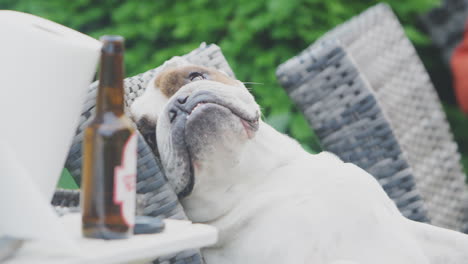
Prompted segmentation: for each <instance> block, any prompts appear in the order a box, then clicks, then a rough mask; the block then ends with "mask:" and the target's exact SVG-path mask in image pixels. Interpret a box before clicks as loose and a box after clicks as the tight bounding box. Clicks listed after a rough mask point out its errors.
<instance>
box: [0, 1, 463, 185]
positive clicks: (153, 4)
mask: <svg viewBox="0 0 468 264" xmlns="http://www.w3.org/2000/svg"><path fill="white" fill-rule="evenodd" d="M376 3H378V1H372V0H361V1H347V0H231V1H224V0H191V1H172V0H158V1H155V0H139V1H124V0H106V1H96V0H74V1H65V0H47V1H45V0H44V1H38V0H0V8H1V9H12V10H17V11H23V12H28V13H32V14H35V15H38V16H41V17H45V18H48V19H50V20H52V21H56V22H58V23H60V24H63V25H66V26H68V27H71V28H74V29H76V30H78V31H81V32H83V33H85V34H88V35H91V36H93V37H95V38H98V37H99V36H101V35H104V34H119V35H123V36H124V37H125V38H126V46H127V52H126V61H125V63H126V70H127V76H132V75H135V74H137V73H140V72H143V71H146V70H148V69H150V68H154V67H156V66H158V65H160V64H161V63H162V62H164V61H165V60H167V59H169V58H170V57H172V56H174V55H182V54H184V53H186V52H189V51H191V50H192V49H194V48H196V47H198V45H199V44H200V43H201V42H207V43H216V44H218V45H219V46H220V47H221V48H222V50H223V53H224V55H225V56H226V58H227V60H228V61H229V63H230V65H231V67H232V68H233V70H234V72H235V73H236V75H237V77H238V78H239V79H240V80H242V81H248V82H257V83H261V84H256V85H251V86H252V89H253V90H252V91H253V93H254V95H255V96H256V98H257V101H258V102H259V104H260V105H261V107H262V109H263V113H264V118H265V119H266V121H267V122H269V123H270V124H272V125H273V126H274V127H275V128H277V129H278V130H280V131H282V132H285V133H288V134H289V135H291V136H292V137H294V138H296V139H298V140H299V142H301V144H302V145H303V146H304V147H305V148H306V149H307V150H308V151H310V152H316V151H319V150H320V146H319V144H318V142H317V140H316V138H315V136H314V134H313V132H312V131H311V130H310V129H309V127H308V125H307V122H306V121H305V119H304V118H303V116H302V115H301V114H300V113H299V112H298V110H297V109H296V108H295V107H294V105H293V104H292V102H291V101H290V99H289V98H288V97H287V95H286V93H285V92H284V90H283V89H282V88H281V87H280V86H279V85H278V83H277V81H276V78H275V75H274V73H275V68H276V66H277V65H279V64H280V63H282V62H284V61H286V60H287V59H289V58H290V57H292V56H293V55H295V54H297V53H298V52H300V51H301V50H303V49H304V48H306V47H307V46H308V45H309V44H310V43H312V42H313V41H314V40H316V39H317V38H318V37H320V36H321V35H322V34H324V33H325V32H326V31H328V30H330V29H331V28H333V27H334V26H336V25H337V24H340V23H342V22H344V21H345V20H347V19H349V18H351V17H352V16H354V15H356V14H359V13H360V12H362V11H364V10H365V9H366V8H368V7H370V6H372V5H374V4H376ZM389 4H390V5H391V7H392V8H393V10H394V11H395V13H396V14H397V16H398V17H399V19H400V21H401V22H402V24H403V25H404V28H405V31H406V33H407V35H408V37H409V38H410V40H411V41H412V42H413V44H414V45H415V46H416V48H417V50H418V53H419V55H420V56H421V58H422V59H423V61H424V63H425V65H426V68H427V69H428V71H429V73H430V75H431V78H432V79H433V81H434V83H435V85H436V87H437V90H438V92H439V95H440V97H441V98H442V100H443V103H444V109H445V110H446V113H447V115H448V119H449V121H450V122H451V125H452V128H453V131H454V132H455V138H456V140H457V141H458V143H459V146H460V150H461V152H462V153H463V154H464V156H463V157H464V158H463V159H464V164H466V165H468V159H467V153H468V137H467V135H468V133H467V132H468V131H467V127H468V126H467V125H468V120H467V118H466V117H465V116H464V115H463V114H461V113H460V112H459V111H458V109H457V107H456V105H455V101H454V97H453V91H452V87H451V83H450V74H449V72H448V70H447V68H446V66H444V65H443V63H442V62H441V60H440V58H438V57H437V56H434V54H437V51H436V50H434V48H433V47H432V46H431V43H430V41H429V39H428V37H427V35H426V34H425V33H424V32H422V31H421V29H420V26H419V25H418V16H419V15H420V14H422V13H424V12H426V11H427V10H429V9H430V8H432V7H435V6H437V5H439V4H440V0H439V1H438V0H393V1H391V2H389ZM465 167H468V166H465ZM63 181H64V179H63V178H62V185H64V184H63ZM65 185H67V184H65Z"/></svg>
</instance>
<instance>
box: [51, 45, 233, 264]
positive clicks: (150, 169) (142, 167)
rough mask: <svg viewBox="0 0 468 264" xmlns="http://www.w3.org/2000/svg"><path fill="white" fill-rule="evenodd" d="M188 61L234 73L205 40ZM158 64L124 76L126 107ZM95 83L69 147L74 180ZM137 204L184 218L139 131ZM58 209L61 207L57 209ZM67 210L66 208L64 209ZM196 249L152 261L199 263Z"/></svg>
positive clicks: (57, 200) (71, 199) (67, 200)
mask: <svg viewBox="0 0 468 264" xmlns="http://www.w3.org/2000/svg"><path fill="white" fill-rule="evenodd" d="M183 57H184V58H186V59H187V60H188V61H190V62H192V63H194V64H199V65H203V66H208V67H214V68H217V69H220V70H223V71H224V72H226V73H227V74H229V75H231V76H234V74H233V72H232V70H231V68H230V67H229V65H228V63H227V61H226V59H225V58H224V56H223V54H222V53H221V50H220V48H219V47H218V46H216V45H208V46H207V45H205V44H204V43H203V44H202V45H201V46H200V47H199V48H197V49H195V50H194V51H192V52H190V53H189V54H186V55H184V56H183ZM158 70H159V67H158V68H155V69H152V70H149V71H147V72H145V73H142V74H139V75H137V76H134V77H130V78H126V79H125V82H124V84H125V93H126V98H125V104H126V107H127V108H128V107H129V106H130V105H131V104H132V103H133V101H134V100H135V98H137V97H138V96H139V95H141V94H142V93H143V91H144V89H145V88H146V86H147V84H148V82H149V81H150V80H151V79H152V78H153V77H154V75H155V74H156V73H157V72H158ZM96 88H97V83H94V84H92V85H91V87H90V89H89V92H88V94H87V97H86V100H85V103H84V106H83V112H82V115H81V119H80V124H79V127H78V129H77V131H76V136H75V138H74V139H73V144H72V147H71V149H70V152H69V155H68V158H67V161H66V167H67V169H68V170H69V171H70V173H71V174H72V176H73V177H74V179H75V180H76V181H77V182H80V178H81V145H82V140H83V134H82V133H83V129H84V128H85V127H86V126H87V124H88V123H89V122H90V121H91V118H90V117H91V116H92V115H93V113H94V106H95V98H96V92H97V89H96ZM137 175H138V176H137V193H138V197H137V200H138V205H139V206H137V207H139V208H137V212H139V213H140V214H143V215H150V216H164V217H165V218H173V219H187V216H186V215H185V213H184V211H183V208H182V206H181V205H180V203H179V201H178V199H177V196H176V194H175V193H174V191H173V190H172V188H171V187H170V186H169V184H168V183H167V180H166V176H165V175H164V172H163V171H162V169H161V165H160V163H159V160H158V159H157V158H156V157H155V155H154V153H153V152H152V150H151V148H150V147H149V146H148V144H147V143H146V142H145V141H144V139H143V137H142V136H141V135H140V134H139V141H138V174H137ZM78 201H79V192H78V191H67V190H57V191H56V193H55V195H54V198H53V201H52V203H53V205H55V206H58V207H63V206H66V207H77V206H78ZM58 210H59V211H60V208H58ZM63 211H67V209H65V210H63ZM202 262H203V261H202V258H201V255H200V251H199V250H189V251H184V252H181V253H178V254H176V255H171V256H166V257H162V258H159V259H158V260H155V263H177V264H179V263H180V264H183V263H190V264H195V263H202Z"/></svg>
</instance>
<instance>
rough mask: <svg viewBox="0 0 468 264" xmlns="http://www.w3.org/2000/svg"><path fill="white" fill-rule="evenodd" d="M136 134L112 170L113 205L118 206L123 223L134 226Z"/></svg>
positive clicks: (125, 146) (126, 145)
mask: <svg viewBox="0 0 468 264" xmlns="http://www.w3.org/2000/svg"><path fill="white" fill-rule="evenodd" d="M136 170H137V134H136V133H133V134H132V135H130V137H129V139H128V140H127V142H126V143H125V145H124V149H123V150H122V163H121V164H120V166H117V167H115V169H114V203H115V204H118V205H120V213H121V215H122V217H123V219H124V221H125V223H126V224H127V225H128V226H130V227H132V226H133V225H134V224H135V197H136Z"/></svg>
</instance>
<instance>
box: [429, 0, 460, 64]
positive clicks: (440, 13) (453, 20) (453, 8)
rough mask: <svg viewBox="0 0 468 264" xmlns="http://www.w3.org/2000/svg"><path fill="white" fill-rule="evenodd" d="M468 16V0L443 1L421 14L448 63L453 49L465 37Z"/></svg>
mask: <svg viewBox="0 0 468 264" xmlns="http://www.w3.org/2000/svg"><path fill="white" fill-rule="evenodd" d="M467 18H468V1H467V0H445V1H442V3H441V5H440V6H438V7H436V8H434V9H432V10H430V11H429V12H428V13H426V14H424V15H423V16H421V22H422V24H423V25H424V27H425V29H426V31H427V32H428V33H429V35H430V37H431V40H432V43H434V45H435V46H436V47H438V48H439V49H440V50H441V53H442V57H443V59H444V61H445V62H446V63H447V64H449V62H450V58H451V57H452V53H453V50H454V49H455V47H456V46H457V45H458V44H459V43H460V42H461V40H462V39H463V32H464V27H465V24H466V19H467Z"/></svg>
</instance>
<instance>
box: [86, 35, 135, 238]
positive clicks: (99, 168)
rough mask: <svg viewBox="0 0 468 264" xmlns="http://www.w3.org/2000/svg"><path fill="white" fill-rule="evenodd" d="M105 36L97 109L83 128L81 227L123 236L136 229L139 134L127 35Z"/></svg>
mask: <svg viewBox="0 0 468 264" xmlns="http://www.w3.org/2000/svg"><path fill="white" fill-rule="evenodd" d="M100 40H101V41H102V42H103V46H102V50H101V63H100V71H99V86H98V95H97V102H96V113H95V116H94V119H93V120H92V121H91V123H90V124H89V126H88V127H87V128H86V129H85V131H84V142H83V164H82V165H83V169H82V172H83V175H82V184H81V187H82V194H81V197H82V198H81V199H82V201H81V205H82V232H83V236H84V237H89V238H101V239H120V238H127V237H129V236H130V235H131V234H132V233H133V225H134V219H135V188H136V164H137V154H136V148H137V136H136V134H135V131H134V128H133V126H132V123H131V121H130V119H129V118H128V117H127V116H125V114H124V90H123V77H124V70H123V53H124V39H123V38H122V37H121V36H103V37H101V39H100Z"/></svg>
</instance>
